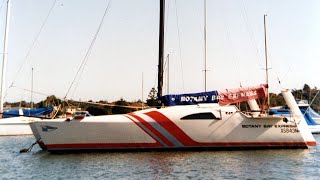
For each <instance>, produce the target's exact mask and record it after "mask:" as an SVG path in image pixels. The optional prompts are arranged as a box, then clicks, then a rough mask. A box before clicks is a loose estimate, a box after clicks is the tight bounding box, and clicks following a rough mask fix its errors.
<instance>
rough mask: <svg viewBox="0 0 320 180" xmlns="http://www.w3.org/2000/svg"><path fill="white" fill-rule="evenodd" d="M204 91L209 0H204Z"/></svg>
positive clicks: (205, 87) (205, 89)
mask: <svg viewBox="0 0 320 180" xmlns="http://www.w3.org/2000/svg"><path fill="white" fill-rule="evenodd" d="M203 71H204V91H205V92H206V91H207V71H208V70H207V0H204V70H203Z"/></svg>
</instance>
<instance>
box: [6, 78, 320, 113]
mask: <svg viewBox="0 0 320 180" xmlns="http://www.w3.org/2000/svg"><path fill="white" fill-rule="evenodd" d="M292 94H293V96H294V97H295V99H296V100H297V101H298V100H307V101H308V103H309V104H310V105H311V107H312V108H313V109H314V110H315V111H317V112H320V95H319V90H318V89H317V87H314V88H311V87H310V86H309V85H307V84H304V86H303V88H302V89H293V90H292ZM269 97H270V107H275V106H284V105H286V104H285V101H284V98H283V96H282V94H281V93H279V94H275V93H270V94H269ZM261 101H262V100H260V102H261ZM156 103H157V90H156V89H155V88H152V89H151V90H150V91H149V95H148V98H147V99H146V101H145V102H142V101H141V100H138V101H134V102H129V101H126V100H124V99H123V98H120V99H119V100H117V101H114V102H111V103H109V102H108V101H105V100H100V101H97V102H93V101H88V102H77V101H63V100H61V99H59V98H57V97H56V96H54V95H52V96H48V97H47V98H46V99H44V100H42V101H40V102H38V103H34V107H35V108H41V107H48V106H60V107H61V108H60V111H59V112H58V115H59V114H63V113H65V111H66V109H67V108H68V107H78V108H81V109H82V110H86V111H89V113H90V114H92V115H95V116H96V115H110V114H125V113H130V112H133V111H136V110H140V109H142V108H143V107H145V108H147V107H155V106H156ZM5 105H10V106H11V107H23V108H29V107H30V103H28V102H26V101H21V102H14V103H9V102H6V103H5ZM236 105H238V107H239V108H240V109H241V110H244V111H245V110H249V107H248V105H247V103H246V102H243V103H240V104H236Z"/></svg>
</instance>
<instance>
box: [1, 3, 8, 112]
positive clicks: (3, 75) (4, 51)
mask: <svg viewBox="0 0 320 180" xmlns="http://www.w3.org/2000/svg"><path fill="white" fill-rule="evenodd" d="M9 17H10V0H7V13H6V22H5V30H4V44H3V54H2V72H1V88H0V96H1V97H0V113H2V112H3V104H4V91H5V74H6V66H7V61H8V57H7V54H8V50H7V49H8V36H9Z"/></svg>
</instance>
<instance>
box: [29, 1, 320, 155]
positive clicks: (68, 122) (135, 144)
mask: <svg viewBox="0 0 320 180" xmlns="http://www.w3.org/2000/svg"><path fill="white" fill-rule="evenodd" d="M164 7H165V5H164V0H160V31H159V34H160V36H159V37H160V38H159V66H158V68H159V69H158V92H157V93H158V99H159V100H163V98H161V97H162V80H163V42H164V39H163V33H164V24H163V22H164V10H163V9H164ZM266 87H267V85H263V86H259V87H258V88H240V89H235V90H230V91H229V90H228V91H223V92H220V93H219V92H213V93H212V94H211V97H210V98H209V97H208V96H209V95H204V96H202V97H203V98H198V97H191V96H190V97H188V98H187V97H186V98H185V99H184V100H185V101H186V102H187V101H189V100H190V99H192V100H196V101H198V100H199V99H206V100H210V99H211V100H214V102H212V103H211V104H196V105H177V106H172V107H166V108H153V109H147V110H141V111H136V112H134V113H129V114H123V115H106V116H88V117H85V116H76V117H74V118H73V119H69V118H64V119H55V120H35V121H33V122H31V123H30V126H31V129H32V131H33V134H34V137H35V138H36V142H37V143H38V144H39V146H40V147H41V148H42V149H43V150H47V151H49V152H60V151H63V152H68V151H122V150H124V151H132V150H134V151H141V150H190V149H201V150H206V149H263V148H308V146H314V145H316V141H315V139H314V137H313V136H312V134H311V132H310V130H309V129H308V127H307V124H306V122H305V121H304V120H303V116H302V114H301V112H300V111H299V109H298V107H297V104H296V102H295V101H294V98H293V96H292V94H291V93H290V91H289V90H284V91H283V92H282V93H283V96H284V98H285V101H286V103H287V105H288V106H289V108H290V110H291V111H292V116H290V117H283V116H277V115H265V114H260V113H259V114H255V115H248V114H244V113H242V112H240V111H239V110H238V109H237V108H236V106H234V105H229V104H230V103H235V102H240V101H249V100H253V99H257V98H260V97H261V96H262V97H263V98H265V97H266V96H267V90H266ZM170 100H172V101H175V98H172V97H171V98H169V101H170Z"/></svg>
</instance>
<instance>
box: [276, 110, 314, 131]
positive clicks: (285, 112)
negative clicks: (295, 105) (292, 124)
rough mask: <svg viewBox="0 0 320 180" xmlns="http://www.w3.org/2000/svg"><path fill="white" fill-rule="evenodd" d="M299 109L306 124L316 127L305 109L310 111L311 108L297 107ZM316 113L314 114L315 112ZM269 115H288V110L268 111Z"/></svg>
mask: <svg viewBox="0 0 320 180" xmlns="http://www.w3.org/2000/svg"><path fill="white" fill-rule="evenodd" d="M299 109H300V111H301V113H302V114H303V116H304V119H305V120H306V122H307V124H308V125H309V126H314V125H318V124H317V123H316V122H315V121H314V120H313V119H312V117H311V115H310V113H309V111H308V110H307V109H311V108H304V107H301V106H299ZM315 113H316V112H315ZM270 114H278V115H281V114H283V115H286V114H287V115H289V114H290V110H289V109H288V108H280V109H270Z"/></svg>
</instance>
